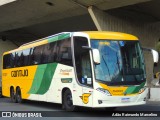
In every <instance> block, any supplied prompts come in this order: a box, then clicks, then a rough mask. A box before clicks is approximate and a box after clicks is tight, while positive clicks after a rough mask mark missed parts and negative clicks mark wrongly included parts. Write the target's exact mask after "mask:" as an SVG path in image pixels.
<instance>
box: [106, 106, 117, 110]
mask: <svg viewBox="0 0 160 120" xmlns="http://www.w3.org/2000/svg"><path fill="white" fill-rule="evenodd" d="M115 109H116V107H106V108H105V110H106V111H114V110H115Z"/></svg>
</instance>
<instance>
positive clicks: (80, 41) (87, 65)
mask: <svg viewBox="0 0 160 120" xmlns="http://www.w3.org/2000/svg"><path fill="white" fill-rule="evenodd" d="M82 46H88V40H87V39H86V38H84V37H74V56H75V68H76V73H77V82H78V84H79V86H80V87H81V89H82V92H81V94H80V95H79V97H80V99H81V102H82V104H83V106H92V96H93V95H92V91H93V79H92V71H91V61H90V50H88V49H84V48H82Z"/></svg>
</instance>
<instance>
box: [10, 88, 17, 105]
mask: <svg viewBox="0 0 160 120" xmlns="http://www.w3.org/2000/svg"><path fill="white" fill-rule="evenodd" d="M10 97H11V101H12V102H14V103H16V102H17V99H16V95H15V93H14V89H13V88H11V90H10Z"/></svg>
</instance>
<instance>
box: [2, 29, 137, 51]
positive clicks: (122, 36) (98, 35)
mask: <svg viewBox="0 0 160 120" xmlns="http://www.w3.org/2000/svg"><path fill="white" fill-rule="evenodd" d="M72 33H74V32H62V33H58V34H55V35H52V36H49V37H45V38H42V39H39V40H36V41H33V42H29V43H26V44H23V45H22V46H20V47H19V48H17V49H14V50H11V51H8V52H5V53H4V54H8V53H12V52H16V51H19V50H23V49H27V48H31V47H35V46H39V45H43V44H47V43H50V42H53V41H58V40H61V39H65V38H69V37H71V35H72ZM82 33H86V34H88V36H89V38H90V39H105V40H106V39H109V40H138V38H137V37H136V36H133V35H130V34H126V33H120V32H110V31H84V32H82Z"/></svg>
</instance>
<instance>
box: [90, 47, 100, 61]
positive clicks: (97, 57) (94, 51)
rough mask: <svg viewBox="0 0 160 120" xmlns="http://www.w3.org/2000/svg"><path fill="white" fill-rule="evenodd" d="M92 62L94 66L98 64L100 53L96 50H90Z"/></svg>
mask: <svg viewBox="0 0 160 120" xmlns="http://www.w3.org/2000/svg"><path fill="white" fill-rule="evenodd" d="M92 53H93V61H94V63H95V64H100V53H99V50H98V49H92Z"/></svg>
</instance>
